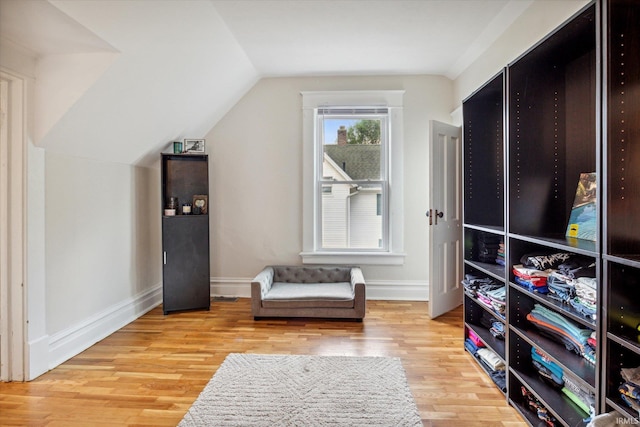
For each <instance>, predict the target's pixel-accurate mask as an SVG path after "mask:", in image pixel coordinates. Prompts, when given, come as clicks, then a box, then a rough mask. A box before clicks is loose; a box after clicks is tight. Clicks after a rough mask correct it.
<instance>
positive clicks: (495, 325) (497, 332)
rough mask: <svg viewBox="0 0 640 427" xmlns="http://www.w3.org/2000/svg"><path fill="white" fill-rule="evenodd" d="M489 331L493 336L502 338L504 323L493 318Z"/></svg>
mask: <svg viewBox="0 0 640 427" xmlns="http://www.w3.org/2000/svg"><path fill="white" fill-rule="evenodd" d="M489 332H491V335H493V336H494V337H496V338H498V339H501V340H504V323H502V322H499V321H497V320H494V321H493V322H491V328H489Z"/></svg>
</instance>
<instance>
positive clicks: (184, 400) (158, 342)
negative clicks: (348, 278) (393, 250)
mask: <svg viewBox="0 0 640 427" xmlns="http://www.w3.org/2000/svg"><path fill="white" fill-rule="evenodd" d="M427 304H428V303H426V302H397V301H368V302H367V315H366V318H365V319H364V322H362V323H356V322H344V321H326V320H261V321H254V320H253V318H252V317H251V314H250V311H251V310H250V300H249V299H243V298H241V299H238V300H237V301H235V302H231V301H214V302H212V304H211V311H208V312H207V311H194V312H185V313H175V314H170V315H168V316H165V315H163V314H162V309H161V307H158V308H155V309H154V310H152V311H150V312H149V313H147V314H146V315H144V316H142V317H141V318H139V319H137V320H136V321H134V322H132V323H131V324H129V325H127V326H126V327H124V328H122V329H121V330H119V331H117V332H116V333H114V334H112V335H111V336H109V337H107V338H106V339H104V340H102V341H101V342H99V343H98V344H96V345H94V346H93V347H91V348H89V349H88V350H86V351H84V352H83V353H81V354H79V355H78V356H76V357H74V358H72V359H70V360H69V361H67V362H66V363H64V364H62V365H60V366H58V367H57V368H55V369H54V370H52V371H50V372H48V373H46V374H44V375H42V376H41V377H39V378H37V379H36V380H34V381H31V382H28V383H0V425H20V426H27V425H28V426H48V427H52V426H107V425H110V426H124V425H128V426H175V425H176V424H177V423H178V422H180V420H181V419H182V417H183V416H184V414H185V413H186V411H187V410H188V409H189V407H190V406H191V404H192V403H193V402H194V400H195V399H196V398H197V397H198V394H199V393H200V391H202V389H203V388H204V386H205V385H206V383H207V382H208V381H209V379H210V378H211V376H212V375H213V374H214V373H215V371H216V369H217V368H218V366H219V365H220V364H221V363H222V361H223V360H224V358H225V357H226V355H227V354H229V353H232V352H236V353H270V354H274V353H278V354H319V355H353V356H393V357H400V358H401V360H402V364H403V366H404V368H405V370H406V373H407V379H408V381H409V385H410V388H411V391H412V393H413V396H414V398H415V400H416V403H417V405H418V409H419V410H420V414H421V417H422V419H423V422H424V424H425V426H434V427H435V426H462V425H464V426H483V427H487V426H525V425H526V424H525V423H524V421H523V420H522V418H520V416H519V415H518V414H517V413H516V411H515V410H514V409H513V408H511V407H509V406H508V405H507V404H506V400H505V397H504V395H503V394H502V393H500V391H499V390H498V389H497V388H496V387H495V386H494V385H493V383H492V382H491V380H490V379H489V378H488V377H487V376H486V375H485V374H484V373H483V372H482V370H481V368H480V367H479V366H478V365H477V364H476V363H475V362H474V361H473V360H472V357H471V356H470V355H469V354H468V353H466V352H465V351H464V350H463V332H462V308H458V309H456V310H454V311H453V312H451V313H449V314H447V315H445V316H442V317H441V318H438V319H435V320H431V319H429V316H428V314H427V313H428V306H427Z"/></svg>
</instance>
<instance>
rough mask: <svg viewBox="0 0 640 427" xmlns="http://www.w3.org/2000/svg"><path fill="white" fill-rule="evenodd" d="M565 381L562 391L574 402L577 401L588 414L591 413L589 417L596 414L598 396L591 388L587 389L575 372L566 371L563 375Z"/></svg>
mask: <svg viewBox="0 0 640 427" xmlns="http://www.w3.org/2000/svg"><path fill="white" fill-rule="evenodd" d="M562 379H563V381H564V387H563V388H562V393H563V394H564V395H565V396H567V397H568V398H569V399H571V401H572V402H573V403H575V404H576V405H577V406H578V407H579V408H580V409H582V410H583V411H584V412H585V413H586V414H589V418H591V417H593V416H595V414H596V407H595V404H596V396H595V394H594V393H593V392H591V391H590V390H586V389H585V388H584V387H582V386H581V385H580V382H579V381H578V380H577V379H576V377H575V376H574V375H573V374H570V373H568V372H565V373H564V374H563V377H562Z"/></svg>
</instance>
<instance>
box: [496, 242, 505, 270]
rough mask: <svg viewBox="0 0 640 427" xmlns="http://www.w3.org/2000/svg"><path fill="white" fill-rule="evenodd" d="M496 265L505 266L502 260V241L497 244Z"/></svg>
mask: <svg viewBox="0 0 640 427" xmlns="http://www.w3.org/2000/svg"><path fill="white" fill-rule="evenodd" d="M496 264H498V265H507V263H506V262H505V260H504V240H500V243H499V244H498V256H496Z"/></svg>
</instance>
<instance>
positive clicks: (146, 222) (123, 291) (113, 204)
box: [45, 152, 161, 365]
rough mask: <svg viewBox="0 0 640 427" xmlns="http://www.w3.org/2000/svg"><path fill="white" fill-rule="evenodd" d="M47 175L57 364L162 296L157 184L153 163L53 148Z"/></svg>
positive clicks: (49, 307)
mask: <svg viewBox="0 0 640 427" xmlns="http://www.w3.org/2000/svg"><path fill="white" fill-rule="evenodd" d="M45 182H46V277H47V295H46V312H47V333H48V335H49V337H50V352H51V355H50V363H51V364H53V365H55V364H57V363H59V362H61V361H63V360H64V359H66V358H67V357H70V356H73V355H74V352H75V351H74V350H75V349H83V347H86V346H87V345H91V344H93V342H96V341H98V340H100V339H102V338H103V337H104V336H106V335H108V334H110V333H111V332H113V331H114V330H116V329H118V328H120V327H122V326H124V325H125V324H126V323H128V322H130V321H131V320H133V319H135V317H137V316H138V315H140V314H141V313H142V312H144V311H145V310H148V309H150V308H152V307H153V306H154V305H156V304H157V303H158V302H159V295H160V285H161V278H160V271H161V264H160V259H161V257H160V233H159V230H160V224H159V221H160V215H159V212H160V200H159V198H160V189H159V184H158V182H159V175H158V172H157V170H154V169H148V168H143V167H135V166H131V165H123V164H118V163H109V162H101V161H97V160H90V159H83V158H79V157H74V156H69V155H66V154H59V153H50V152H47V153H46V178H45ZM143 300H144V301H147V300H148V301H147V302H146V303H142V304H141V301H143ZM91 341H93V342H91Z"/></svg>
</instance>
